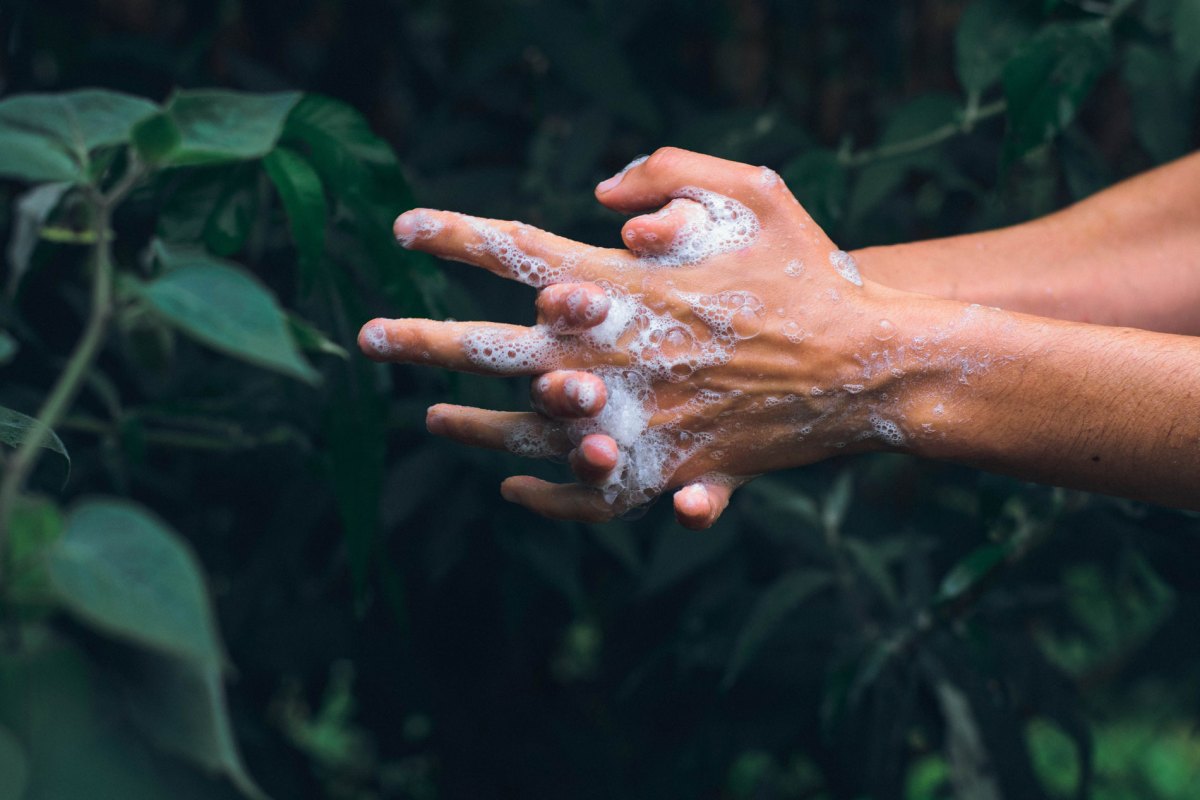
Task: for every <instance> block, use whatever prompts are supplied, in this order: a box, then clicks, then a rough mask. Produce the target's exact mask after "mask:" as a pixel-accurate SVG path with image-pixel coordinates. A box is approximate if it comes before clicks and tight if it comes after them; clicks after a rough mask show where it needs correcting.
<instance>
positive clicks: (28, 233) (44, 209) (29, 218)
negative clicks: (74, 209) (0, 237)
mask: <svg viewBox="0 0 1200 800" xmlns="http://www.w3.org/2000/svg"><path fill="white" fill-rule="evenodd" d="M70 188H71V184H69V183H47V184H43V185H42V186H38V187H36V188H34V189H30V190H29V191H28V192H26V193H25V194H23V195H21V197H20V198H18V199H17V213H16V220H15V221H14V223H13V231H12V234H11V236H10V237H9V240H8V268H9V273H8V287H7V291H8V296H9V297H12V296H14V295H15V294H16V293H17V287H18V286H19V285H20V282H21V278H22V277H23V276H24V275H25V272H26V271H27V270H28V269H29V259H30V258H31V257H32V256H33V249H34V248H35V247H37V243H38V239H39V238H41V237H40V234H41V230H42V224H43V223H44V222H45V221H46V218H47V217H49V216H50V212H52V211H54V209H55V207H56V206H57V205H58V203H59V201H60V200H62V198H63V195H64V194H66V193H67V190H68V189H70Z"/></svg>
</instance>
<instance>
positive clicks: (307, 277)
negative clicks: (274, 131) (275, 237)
mask: <svg viewBox="0 0 1200 800" xmlns="http://www.w3.org/2000/svg"><path fill="white" fill-rule="evenodd" d="M263 167H265V168H266V170H267V175H269V176H270V178H271V182H272V183H274V184H275V190H276V191H277V192H279V199H280V200H282V201H283V207H284V210H285V211H287V217H288V229H289V230H290V231H291V233H292V241H293V242H294V243H295V245H296V250H297V252H298V253H299V255H300V277H301V281H300V283H301V291H302V292H308V291H310V290H311V289H312V288H313V287H314V286H315V285H316V282H317V280H316V279H317V274H318V272H319V271H320V269H321V265H322V263H323V261H324V259H325V220H326V217H327V216H328V215H329V208H328V205H327V204H326V202H325V189H324V187H323V186H322V185H321V176H320V175H318V174H317V171H316V170H315V169H313V168H312V167H311V166H310V165H309V163H308V162H307V161H305V160H304V159H303V158H301V157H300V156H299V155H298V154H297V153H296V152H294V151H292V150H289V149H288V148H286V147H277V148H275V149H274V150H272V151H271V153H270V155H268V156H267V157H266V158H265V159H263Z"/></svg>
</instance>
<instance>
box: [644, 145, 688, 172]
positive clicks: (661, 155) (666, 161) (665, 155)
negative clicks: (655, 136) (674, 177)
mask: <svg viewBox="0 0 1200 800" xmlns="http://www.w3.org/2000/svg"><path fill="white" fill-rule="evenodd" d="M686 155H687V151H686V150H681V149H680V148H678V147H660V148H658V149H657V150H655V151H654V152H653V153H651V154H650V157H649V158H648V159H646V163H645V164H643V165H642V166H643V168H644V169H646V170H647V171H648V172H649V173H651V174H657V173H662V172H670V171H672V170H673V169H675V168H676V167H677V166H678V165H679V162H680V161H681V160H682V159H683V158H685V157H686Z"/></svg>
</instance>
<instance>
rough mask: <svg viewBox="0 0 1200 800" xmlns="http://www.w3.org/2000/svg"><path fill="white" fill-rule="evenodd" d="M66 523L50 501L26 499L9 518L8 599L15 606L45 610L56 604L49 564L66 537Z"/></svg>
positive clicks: (22, 499)
mask: <svg viewBox="0 0 1200 800" xmlns="http://www.w3.org/2000/svg"><path fill="white" fill-rule="evenodd" d="M62 531H63V520H62V514H61V513H60V512H59V510H58V507H57V506H55V505H54V503H52V502H50V501H49V500H45V499H43V498H35V497H22V498H21V499H20V500H19V502H17V504H16V505H15V507H14V508H13V510H12V515H11V517H10V518H9V540H8V553H7V554H6V559H5V561H6V569H5V574H6V575H8V576H9V577H8V581H9V583H8V587H7V595H8V599H9V600H10V601H11V602H12V603H13V604H15V605H18V606H25V607H27V608H31V609H34V610H35V611H38V610H45V609H46V608H47V607H48V606H50V605H51V604H52V602H53V591H52V588H51V585H50V576H49V574H48V572H47V560H48V558H49V554H50V551H51V549H52V548H53V546H54V545H55V543H56V542H57V541H58V540H59V538H60V537H61V536H62Z"/></svg>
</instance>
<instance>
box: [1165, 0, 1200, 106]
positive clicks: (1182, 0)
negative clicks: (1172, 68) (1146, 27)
mask: <svg viewBox="0 0 1200 800" xmlns="http://www.w3.org/2000/svg"><path fill="white" fill-rule="evenodd" d="M1171 28H1172V30H1173V31H1174V37H1173V40H1172V41H1173V43H1174V45H1175V53H1176V55H1177V56H1178V58H1179V78H1180V83H1181V84H1182V86H1183V88H1184V89H1185V90H1186V89H1189V88H1191V87H1192V85H1193V84H1194V83H1195V82H1196V76H1197V75H1200V0H1179V3H1178V5H1176V6H1175V15H1174V17H1173V19H1172V25H1171Z"/></svg>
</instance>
